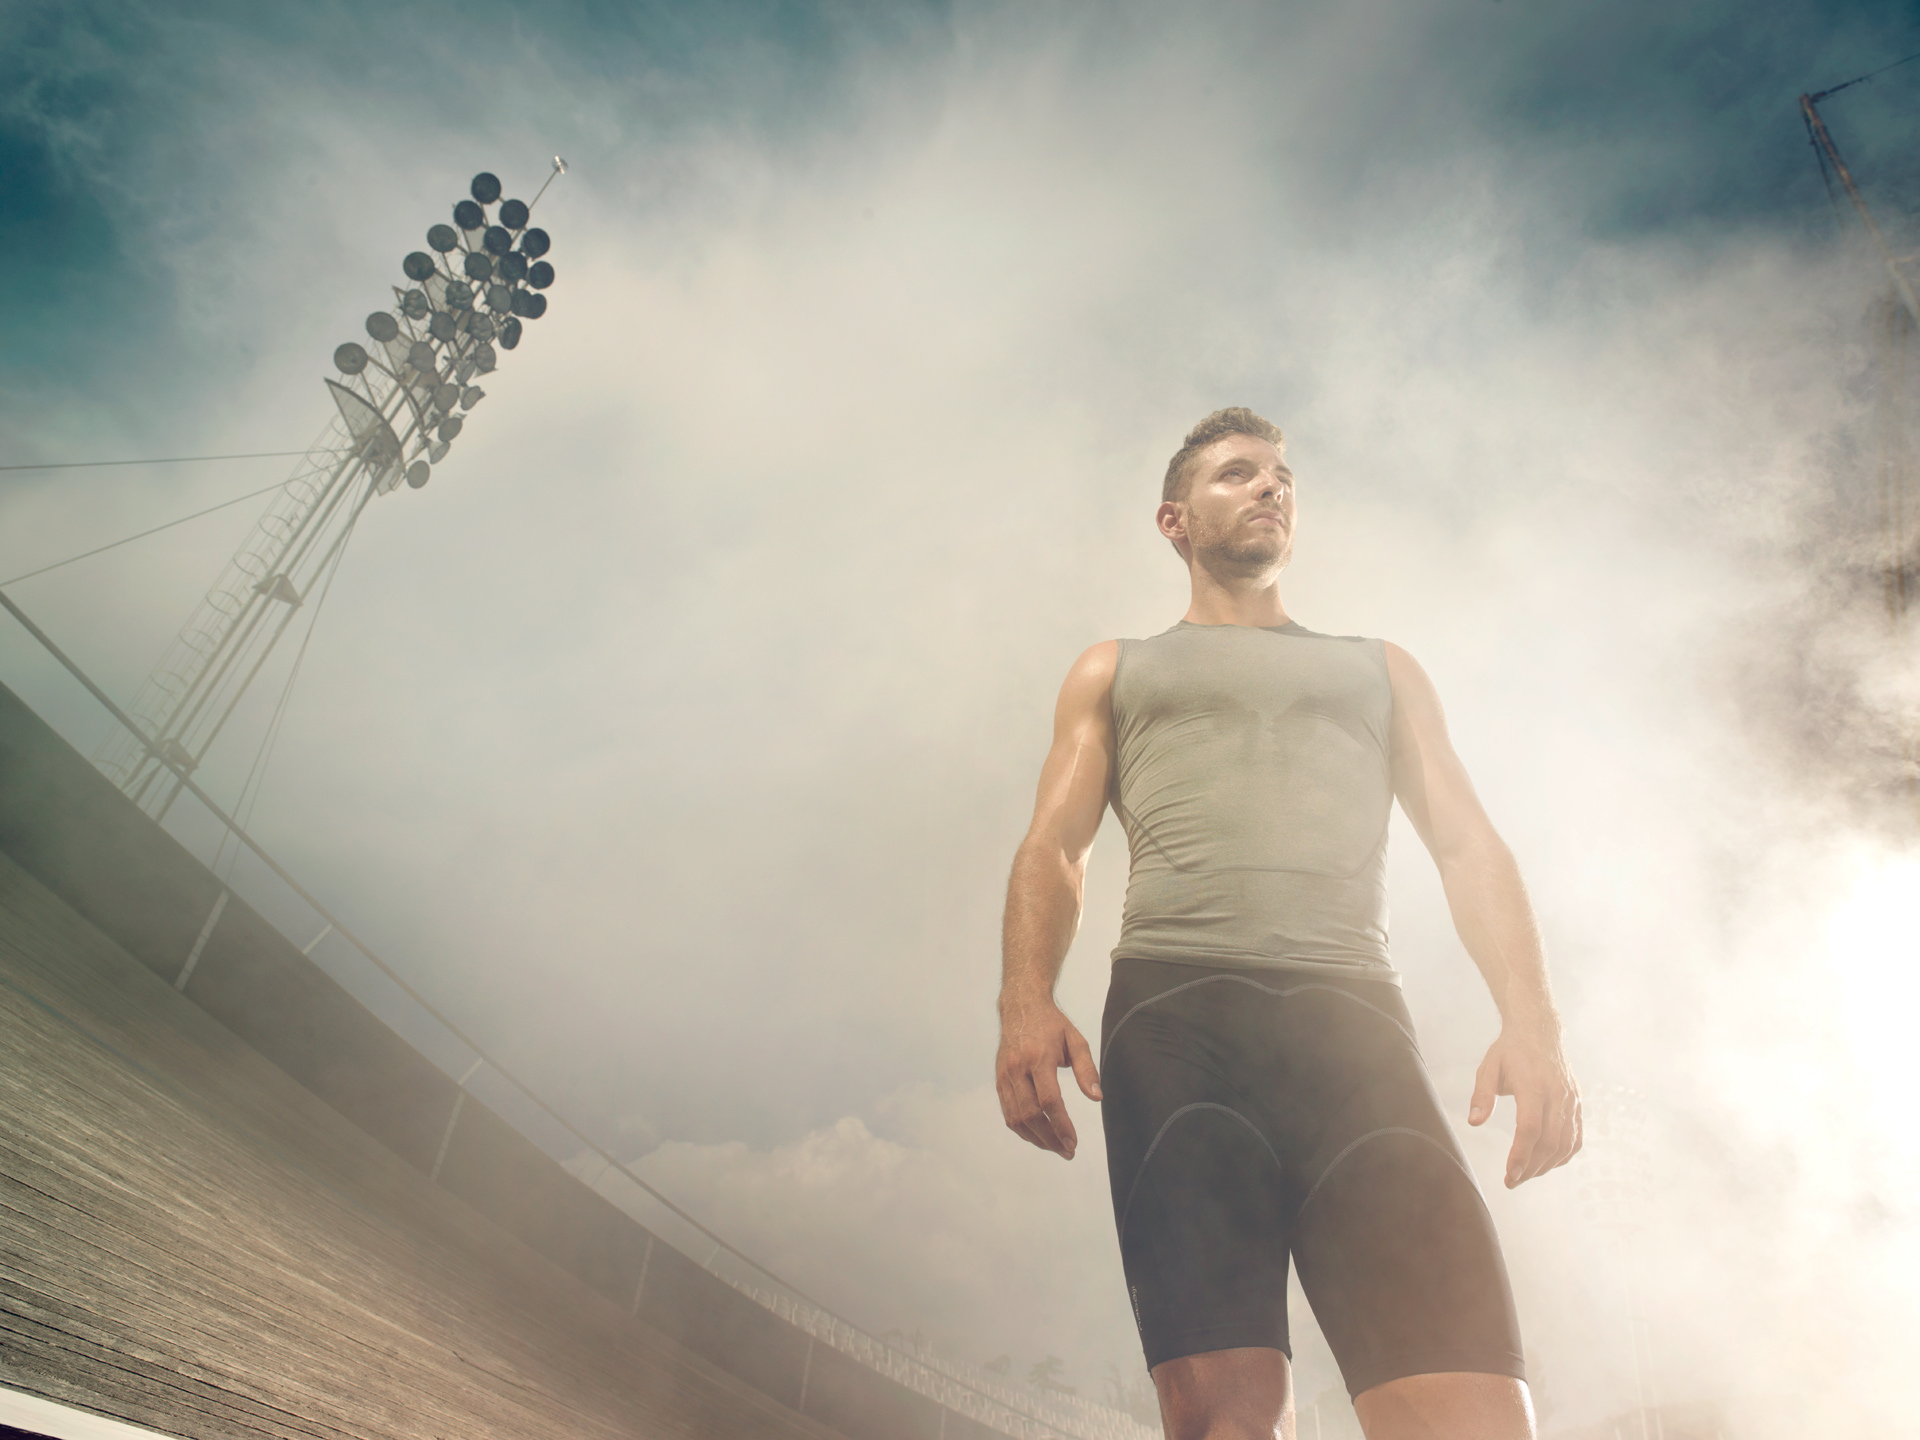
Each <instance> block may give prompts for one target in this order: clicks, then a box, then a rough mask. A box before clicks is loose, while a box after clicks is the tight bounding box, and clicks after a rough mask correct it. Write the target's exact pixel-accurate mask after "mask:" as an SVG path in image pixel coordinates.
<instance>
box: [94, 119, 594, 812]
mask: <svg viewBox="0 0 1920 1440" xmlns="http://www.w3.org/2000/svg"><path fill="white" fill-rule="evenodd" d="M566 168H567V166H566V162H565V161H564V160H562V159H560V158H559V157H558V156H555V157H554V161H553V173H552V174H551V175H549V176H548V177H547V181H546V184H545V185H542V186H541V187H540V191H539V193H538V194H536V195H535V196H534V197H533V204H537V203H539V200H540V196H541V195H544V194H545V193H546V189H547V185H551V184H552V183H553V181H554V178H555V177H556V176H559V175H563V174H565V173H566ZM469 194H470V198H468V199H464V200H462V201H460V202H459V203H458V204H457V205H455V206H454V207H453V224H451V225H445V224H441V225H435V226H433V227H432V228H431V229H429V230H428V231H427V245H428V249H429V250H430V251H432V252H433V253H431V254H430V253H428V251H427V250H416V251H414V252H413V253H412V254H410V255H408V256H407V257H406V259H405V260H403V261H402V262H401V269H402V270H403V271H404V272H405V274H406V277H407V280H408V281H409V284H408V286H407V287H405V288H402V287H400V286H395V287H394V291H393V295H394V304H393V307H392V308H391V309H388V310H376V311H374V312H373V314H371V315H369V316H367V335H368V338H369V339H371V340H372V341H373V344H372V345H371V346H370V347H369V346H364V345H360V344H357V343H355V342H353V341H349V342H348V343H346V344H345V345H342V346H340V347H339V348H338V349H337V350H335V351H334V352H333V363H334V366H335V368H337V369H338V370H339V372H340V375H341V378H340V379H339V380H328V381H327V382H326V385H327V391H328V393H329V394H330V395H331V396H332V398H333V403H334V408H335V409H336V411H337V412H338V413H337V414H336V415H335V416H334V417H333V419H331V420H330V421H329V422H328V424H327V428H326V429H325V430H324V431H323V432H322V433H321V436H320V438H319V440H317V441H316V442H315V443H314V446H313V448H312V449H311V450H309V451H308V452H307V453H306V455H304V456H303V457H302V458H301V459H300V461H299V462H298V463H297V464H296V465H295V466H294V470H293V474H292V475H291V476H290V477H289V478H288V480H287V483H286V485H285V486H284V487H282V489H281V491H280V493H279V494H278V495H277V496H276V497H275V498H274V500H273V502H272V504H271V505H269V507H268V509H267V512H266V514H264V515H262V516H261V517H260V520H259V522H258V523H257V524H256V525H255V526H254V527H253V530H252V532H251V533H250V534H249V535H248V536H247V538H246V539H245V540H244V541H243V542H242V543H241V545H240V548H239V550H238V551H237V552H235V554H234V557H233V559H232V560H231V561H229V562H228V564H227V567H226V569H225V570H224V571H222V572H221V575H220V578H219V579H218V580H216V581H215V582H214V585H213V588H212V589H210V590H209V591H207V594H206V598H205V599H203V600H202V601H201V602H200V604H199V606H198V607H197V608H196V609H195V610H194V612H193V615H192V617H191V618H189V619H188V621H187V623H186V624H185V625H184V626H182V627H181V630H180V633H179V635H178V637H176V638H175V640H174V641H173V643H172V645H171V646H170V647H169V648H168V650H167V652H166V654H165V655H164V656H163V657H162V658H161V661H160V663H159V664H158V665H157V666H155V667H154V670H153V673H152V674H151V675H149V676H148V677H147V681H146V683H145V684H144V685H143V686H142V687H141V689H140V693H139V694H138V696H136V697H135V699H134V702H133V704H132V705H130V706H128V713H129V714H130V715H131V716H132V718H133V720H134V723H135V724H137V725H138V726H139V727H140V729H141V731H142V738H140V739H136V738H135V737H133V736H131V735H127V734H125V733H124V732H123V733H122V734H120V735H118V736H117V737H115V738H114V739H112V740H110V741H109V742H108V743H107V744H106V745H105V746H103V747H102V748H101V750H100V751H99V752H98V753H97V754H96V755H95V757H94V758H95V763H96V764H98V765H99V767H100V768H101V770H102V771H104V772H105V773H106V775H107V776H108V778H109V779H111V780H113V781H114V783H116V784H117V785H119V787H120V788H121V789H122V790H123V791H124V792H125V793H126V794H127V795H129V796H130V797H132V799H133V800H134V801H135V803H137V804H139V805H141V806H142V807H143V808H145V809H147V810H148V811H149V812H150V813H152V814H153V815H155V816H156V817H158V816H163V815H165V814H166V811H167V807H168V806H170V805H171V804H172V803H173V799H174V797H175V796H176V795H178V794H179V792H180V787H181V782H180V781H179V780H178V779H177V778H176V777H175V770H176V767H177V769H178V770H179V771H183V772H187V773H191V772H192V771H193V770H194V769H195V768H197V767H198V766H199V764H200V762H201V760H202V759H204V758H205V756H206V753H207V749H208V747H209V746H210V745H212V743H213V742H214V740H215V739H216V738H217V737H218V736H219V734H220V732H221V730H222V729H223V728H224V727H225V726H226V723H227V721H228V720H229V719H231V718H232V716H233V713H234V710H235V709H236V708H237V707H238V705H239V703H240V699H241V697H242V696H243V695H244V694H245V693H246V690H247V688H248V686H250V685H251V684H252V683H253V681H254V679H255V678H256V677H257V676H258V675H259V674H260V671H261V667H262V666H264V665H265V664H266V661H267V657H268V655H269V654H271V653H272V651H273V648H274V646H275V644H276V643H277V642H278V641H279V639H280V637H281V636H282V635H284V634H285V633H286V631H287V628H288V626H289V625H291V624H292V622H293V618H294V615H295V613H296V612H297V611H298V610H299V609H300V607H301V606H302V605H303V604H304V603H305V602H306V600H307V598H308V597H309V596H310V595H312V594H313V593H314V590H315V587H316V586H324V584H325V581H326V579H327V578H328V577H329V576H330V575H331V573H332V570H333V568H334V567H335V566H336V565H337V564H338V563H339V559H340V556H341V554H342V552H343V551H344V550H345V548H346V544H347V541H348V539H349V538H350V537H351V535H352V534H353V528H354V525H355V524H356V523H357V522H358V521H359V519H360V515H361V513H362V512H363V511H364V510H365V509H366V507H367V505H368V503H369V502H370V501H371V500H372V499H373V498H374V497H375V496H377V495H385V494H387V493H389V492H390V491H393V490H395V489H397V488H398V487H399V485H400V482H401V481H402V480H405V481H406V482H407V484H408V485H409V486H411V487H413V488H414V489H419V488H420V487H421V486H422V485H425V484H426V483H427V480H428V478H429V477H430V476H431V475H432V473H433V467H434V466H436V465H438V464H440V462H441V461H443V460H444V459H446V456H447V451H448V449H449V448H450V447H451V446H452V444H453V441H454V439H455V437H456V436H458V435H459V434H460V431H461V429H462V427H463V426H464V425H465V423H466V417H467V416H468V415H469V414H470V413H471V412H472V410H473V407H474V406H475V405H478V404H479V403H480V400H481V398H482V397H483V395H484V394H485V392H484V391H482V390H481V389H480V387H479V386H478V385H477V384H475V383H474V381H475V380H476V379H477V378H478V377H480V376H482V375H485V374H487V373H488V372H490V371H491V370H492V369H493V368H494V366H495V365H496V364H497V363H498V359H499V353H498V352H499V351H500V350H511V349H513V348H514V347H515V346H516V345H518V344H519V343H520V335H521V330H522V328H523V322H525V321H530V320H538V319H539V318H540V317H541V316H542V315H544V314H545V313H546V310H547V297H546V294H545V291H546V289H547V287H548V286H549V285H551V284H553V266H552V265H551V264H550V263H549V262H548V261H547V260H546V259H545V258H544V257H545V256H546V253H547V251H548V249H549V248H550V246H551V243H552V242H551V241H550V239H549V238H548V236H547V232H546V231H544V230H541V229H539V228H537V227H534V226H532V225H531V223H530V222H531V220H532V211H533V204H529V203H528V202H526V201H522V200H501V198H500V181H499V180H498V179H497V178H495V177H494V176H493V175H491V174H486V173H482V174H479V175H476V176H474V177H473V184H472V186H471V187H470V191H469ZM495 205H498V207H499V208H498V210H497V211H493V207H494V206H495ZM490 211H493V213H491V214H490V213H489V212H490Z"/></svg>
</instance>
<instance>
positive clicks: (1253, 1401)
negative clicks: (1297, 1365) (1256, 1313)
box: [1153, 1348, 1293, 1440]
mask: <svg viewBox="0 0 1920 1440" xmlns="http://www.w3.org/2000/svg"><path fill="white" fill-rule="evenodd" d="M1153 1383H1154V1388H1155V1389H1156V1390H1158V1391H1159V1393H1160V1416H1161V1419H1162V1420H1163V1421H1164V1423H1165V1425H1166V1432H1167V1436H1168V1440H1271V1437H1272V1436H1273V1435H1275V1434H1276V1433H1277V1434H1280V1435H1282V1436H1284V1437H1286V1440H1293V1405H1292V1376H1291V1373H1290V1371H1289V1368H1288V1366H1287V1357H1286V1356H1285V1355H1284V1354H1283V1353H1282V1352H1280V1351H1278V1350H1268V1349H1264V1348H1248V1349H1244V1350H1210V1351H1207V1352H1206V1353H1204V1354H1200V1355H1183V1356H1181V1357H1180V1358H1179V1359H1176V1360H1164V1361H1162V1362H1161V1363H1160V1364H1158V1365H1156V1366H1154V1368H1153Z"/></svg>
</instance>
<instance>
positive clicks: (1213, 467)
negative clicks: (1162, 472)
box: [1155, 405, 1294, 572]
mask: <svg viewBox="0 0 1920 1440" xmlns="http://www.w3.org/2000/svg"><path fill="white" fill-rule="evenodd" d="M1285 443H1286V437H1285V436H1284V435H1283V434H1281V432H1280V427H1279V426H1277V425H1275V424H1273V423H1272V422H1271V421H1269V420H1265V419H1262V418H1261V417H1260V416H1258V415H1256V414H1254V413H1253V411H1251V410H1248V409H1246V408H1244V407H1242V406H1238V405H1236V406H1233V407H1231V408H1229V409H1226V410H1216V411H1214V412H1213V414H1211V415H1209V416H1207V418H1206V419H1204V420H1202V421H1201V422H1200V423H1199V424H1198V425H1196V426H1194V427H1193V429H1192V430H1190V431H1188V432H1187V438H1186V440H1185V441H1183V442H1182V443H1181V446H1180V448H1179V449H1178V450H1177V451H1175V452H1174V456H1173V459H1172V460H1171V461H1169V462H1168V464H1167V475H1166V480H1165V481H1164V483H1163V484H1162V487H1161V492H1160V494H1161V501H1160V509H1159V512H1158V513H1157V515H1156V516H1155V520H1156V523H1157V524H1158V525H1159V527H1160V533H1161V534H1162V535H1164V536H1166V537H1167V539H1168V541H1169V542H1171V544H1172V545H1173V548H1174V549H1175V550H1176V551H1178V552H1179V554H1180V557H1181V558H1182V559H1183V560H1185V561H1186V562H1187V563H1188V564H1189V565H1191V564H1193V563H1194V561H1195V559H1196V557H1198V558H1199V559H1200V560H1201V561H1203V562H1204V563H1206V564H1208V565H1210V566H1212V565H1224V566H1226V567H1228V568H1230V569H1234V570H1238V571H1254V570H1262V571H1263V570H1273V571H1275V572H1277V571H1278V570H1280V569H1282V568H1284V567H1285V565H1286V563H1287V561H1288V560H1290V559H1291V558H1292V557H1293V524H1294V502H1293V472H1292V471H1291V470H1289V469H1288V468H1287V462H1286V459H1285V456H1284V453H1283V447H1284V445H1285Z"/></svg>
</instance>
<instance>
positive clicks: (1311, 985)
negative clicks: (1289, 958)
mask: <svg viewBox="0 0 1920 1440" xmlns="http://www.w3.org/2000/svg"><path fill="white" fill-rule="evenodd" d="M1216 980H1226V981H1231V982H1232V983H1233V984H1235V985H1251V986H1252V987H1253V988H1254V989H1256V990H1261V991H1264V992H1266V993H1267V994H1269V995H1273V996H1276V997H1277V998H1279V999H1282V1000H1284V999H1286V998H1287V997H1288V996H1289V995H1298V994H1299V993H1300V992H1301V991H1302V990H1327V991H1331V992H1332V993H1333V994H1335V995H1339V996H1343V997H1344V998H1346V999H1348V1000H1351V1001H1352V1002H1353V1003H1354V1004H1356V1005H1359V1006H1363V1007H1364V1008H1366V1009H1368V1010H1371V1011H1372V1012H1373V1013H1374V1014H1376V1015H1378V1016H1379V1017H1380V1018H1381V1019H1382V1020H1385V1021H1386V1022H1387V1023H1388V1024H1389V1025H1391V1026H1393V1028H1394V1029H1396V1030H1398V1031H1399V1032H1400V1033H1401V1034H1402V1035H1404V1036H1406V1037H1407V1040H1408V1042H1409V1043H1410V1044H1412V1045H1413V1047H1414V1049H1416V1050H1418V1049H1419V1048H1420V1042H1419V1041H1418V1040H1416V1039H1414V1035H1413V1032H1412V1031H1411V1030H1409V1029H1408V1028H1407V1027H1406V1026H1404V1025H1402V1024H1401V1023H1400V1022H1399V1021H1398V1020H1396V1019H1394V1018H1393V1016H1391V1015H1389V1014H1388V1013H1387V1012H1386V1011H1384V1010H1382V1009H1381V1008H1380V1007H1379V1006H1378V1005H1375V1004H1374V1003H1373V1002H1371V1001H1369V1000H1362V999H1361V998H1360V997H1359V996H1358V995H1355V994H1353V993H1351V992H1350V991H1347V990H1342V989H1341V988H1340V987H1339V986H1338V985H1329V984H1327V983H1326V982H1325V981H1320V980H1306V981H1302V982H1301V983H1300V984H1298V985H1290V986H1288V987H1287V988H1286V989H1285V990H1276V989H1275V988H1274V987H1273V986H1271V985H1262V984H1261V983H1260V982H1259V981H1258V980H1255V979H1252V978H1251V977H1249V976H1246V975H1202V976H1201V977H1200V978H1199V979H1198V980H1187V981H1183V982H1182V983H1181V984H1178V985H1175V986H1174V987H1173V988H1172V989H1171V990H1162V991H1161V992H1160V993H1159V994H1158V995H1149V996H1148V997H1147V998H1146V999H1144V1000H1142V1001H1140V1002H1139V1003H1138V1004H1137V1005H1135V1006H1134V1007H1133V1008H1132V1009H1130V1010H1128V1011H1127V1013H1126V1014H1124V1015H1122V1016H1121V1017H1120V1023H1119V1024H1118V1025H1115V1026H1114V1027H1113V1029H1111V1030H1109V1031H1108V1032H1107V1038H1106V1040H1105V1041H1104V1042H1103V1044H1102V1045H1101V1047H1100V1048H1101V1053H1102V1054H1103V1055H1104V1054H1105V1053H1106V1049H1107V1047H1108V1046H1110V1045H1112V1044H1113V1042H1114V1041H1115V1040H1117V1039H1118V1038H1119V1037H1120V1031H1121V1028H1122V1027H1123V1026H1125V1024H1126V1023H1127V1021H1129V1020H1131V1019H1132V1018H1133V1017H1134V1016H1135V1015H1136V1014H1138V1013H1139V1012H1140V1011H1142V1010H1144V1009H1146V1008H1147V1006H1149V1005H1157V1004H1159V1003H1160V1002H1161V1001H1162V1000H1165V999H1167V998H1168V997H1169V996H1173V995H1178V994H1179V993H1180V992H1181V991H1182V990H1191V989H1193V987H1194V986H1196V985H1211V984H1213V982H1214V981H1216Z"/></svg>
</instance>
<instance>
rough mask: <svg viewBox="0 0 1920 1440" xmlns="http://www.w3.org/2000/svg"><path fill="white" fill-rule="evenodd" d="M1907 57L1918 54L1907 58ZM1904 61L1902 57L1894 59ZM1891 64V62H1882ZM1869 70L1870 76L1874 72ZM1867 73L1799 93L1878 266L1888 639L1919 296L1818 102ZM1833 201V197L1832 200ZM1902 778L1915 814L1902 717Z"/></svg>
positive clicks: (1910, 559) (1810, 129)
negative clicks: (1883, 288)
mask: <svg viewBox="0 0 1920 1440" xmlns="http://www.w3.org/2000/svg"><path fill="white" fill-rule="evenodd" d="M1908 59H1920V56H1909V57H1908ZM1895 63H1896V64H1901V65H1904V64H1906V63H1907V61H1905V60H1902V61H1896V62H1895ZM1885 68H1887V69H1891V68H1893V67H1891V66H1888V67H1885ZM1879 73H1880V72H1879V71H1875V72H1874V74H1879ZM1872 78H1873V77H1872V76H1871V75H1866V76H1861V77H1860V79H1859V80H1849V81H1847V82H1846V84H1845V85H1836V86H1834V87H1833V88H1832V89H1829V90H1821V91H1819V92H1817V93H1815V94H1811V95H1802V96H1801V97H1800V115H1801V118H1802V119H1803V120H1804V121H1805V122H1806V126H1807V138H1808V140H1809V141H1810V142H1811V143H1812V145H1813V149H1814V154H1815V155H1816V156H1817V157H1818V158H1819V161H1820V168H1821V172H1822V174H1823V175H1825V174H1828V173H1831V175H1832V176H1833V177H1834V178H1836V179H1838V180H1839V182H1840V186H1841V189H1842V190H1843V191H1844V192H1845V193H1846V197H1847V201H1848V203H1849V204H1850V205H1851V206H1852V207H1853V211H1854V213H1855V215H1857V216H1858V217H1859V220H1860V225H1861V228H1862V229H1863V230H1864V231H1865V232H1866V235H1867V239H1868V241H1869V242H1870V243H1871V245H1872V247H1873V251H1874V254H1875V256H1876V258H1877V259H1878V260H1879V262H1880V265H1881V266H1882V267H1883V268H1884V269H1885V270H1886V273H1887V279H1888V282H1889V285H1888V290H1887V292H1886V294H1885V296H1884V298H1883V299H1882V300H1881V302H1880V303H1879V304H1878V306H1876V310H1877V314H1876V317H1875V325H1874V341H1875V345H1874V349H1875V352H1876V370H1877V372H1878V375H1877V378H1878V381H1879V383H1878V385H1877V386H1876V389H1877V392H1878V401H1879V403H1878V406H1877V409H1878V417H1877V418H1878V426H1877V428H1878V431H1879V434H1878V437H1877V438H1878V449H1879V471H1880V474H1879V482H1880V484H1879V489H1880V531H1881V566H1882V572H1881V583H1882V588H1883V591H1884V598H1885V603H1886V611H1887V623H1888V625H1889V627H1890V628H1891V630H1892V633H1893V638H1894V641H1895V643H1896V644H1898V643H1902V642H1903V641H1904V640H1905V637H1906V630H1907V613H1908V611H1909V609H1911V608H1912V603H1913V598H1914V597H1913V591H1914V581H1915V570H1916V565H1917V557H1916V553H1915V552H1916V549H1920V534H1916V533H1915V527H1914V523H1913V520H1914V516H1913V511H1914V506H1913V503H1912V497H1911V490H1912V470H1913V456H1912V443H1911V438H1910V436H1909V434H1908V425H1907V413H1908V409H1909V407H1910V405H1911V403H1912V383H1913V373H1914V372H1913V363H1912V350H1913V341H1914V336H1915V334H1916V333H1920V299H1917V298H1916V296H1915V286H1914V276H1913V273H1912V270H1913V266H1914V263H1915V261H1916V259H1920V257H1916V256H1913V255H1898V254H1895V253H1894V249H1893V246H1891V245H1890V244H1888V242H1887V237H1886V233H1885V232H1884V231H1883V230H1882V229H1881V228H1880V223H1879V221H1877V220H1876V219H1875V218H1874V215H1873V211H1872V209H1871V208H1869V206H1868V205H1867V200H1866V196H1864V195H1862V194H1861V193H1860V186H1859V185H1858V184H1857V183H1856V182H1855V180H1854V178H1853V172H1852V171H1851V170H1849V169H1848V168H1847V162H1846V161H1845V160H1844V159H1843V158H1841V155H1840V147H1839V146H1838V145H1836V144H1835V143H1834V140H1833V135H1832V133H1831V132H1830V131H1829V130H1828V129H1827V125H1826V121H1825V120H1824V119H1823V118H1822V117H1821V114H1820V110H1819V104H1820V102H1821V101H1822V100H1824V99H1826V98H1827V97H1828V96H1829V95H1833V94H1835V93H1837V92H1838V91H1841V90H1844V89H1846V88H1847V86H1849V85H1857V84H1859V83H1860V81H1861V80H1870V79H1872ZM1836 206H1837V202H1836ZM1900 748H1901V757H1900V759H1901V767H1902V771H1903V774H1902V781H1903V783H1904V785H1905V788H1906V792H1907V798H1908V801H1909V803H1911V804H1912V806H1913V808H1914V812H1915V814H1916V815H1917V816H1920V740H1917V739H1916V736H1915V734H1914V725H1913V719H1912V717H1911V716H1908V717H1905V718H1904V719H1903V721H1902V723H1901V726H1900Z"/></svg>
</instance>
